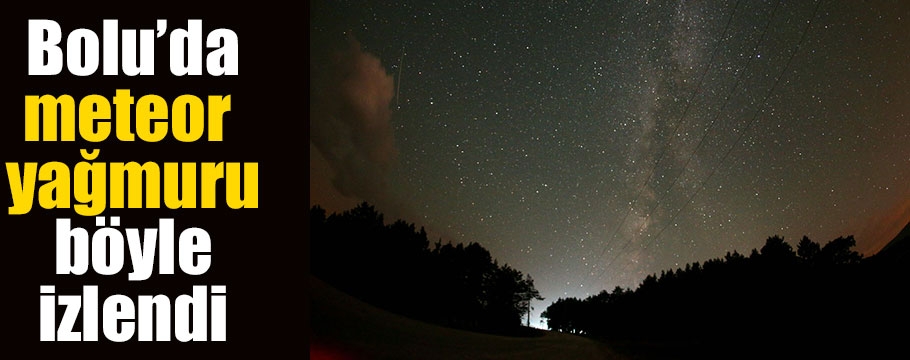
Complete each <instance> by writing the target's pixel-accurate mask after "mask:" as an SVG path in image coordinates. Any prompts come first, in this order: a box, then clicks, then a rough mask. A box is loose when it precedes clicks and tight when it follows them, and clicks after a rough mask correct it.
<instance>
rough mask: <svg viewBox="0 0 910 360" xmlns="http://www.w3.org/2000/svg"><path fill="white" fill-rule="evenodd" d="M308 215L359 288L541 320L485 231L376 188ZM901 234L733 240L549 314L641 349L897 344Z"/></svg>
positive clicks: (670, 351)
mask: <svg viewBox="0 0 910 360" xmlns="http://www.w3.org/2000/svg"><path fill="white" fill-rule="evenodd" d="M908 228H910V225H908ZM310 229H311V231H310V234H311V255H312V256H311V266H312V268H311V274H313V275H314V276H316V277H318V278H320V279H322V280H323V281H325V282H326V283H328V284H331V285H332V286H334V287H336V288H338V289H340V290H342V291H344V292H346V293H348V294H350V295H353V296H355V297H357V298H359V299H361V300H363V301H365V302H368V303H370V304H373V305H375V306H377V307H379V308H383V309H386V310H388V311H391V312H394V313H398V314H400V315H404V316H407V317H410V318H413V319H418V320H422V321H426V322H430V323H435V324H438V325H442V326H447V327H451V328H457V329H464V330H470V331H477V332H484V333H491V334H503V335H530V334H535V331H532V330H531V329H529V328H526V327H522V326H521V325H522V323H523V319H525V318H524V317H525V316H527V314H528V313H529V311H530V310H531V302H532V301H533V300H543V298H542V297H541V296H540V294H539V293H538V291H537V290H536V289H535V288H534V281H533V279H532V278H531V276H530V275H525V274H523V273H522V272H521V271H519V270H517V269H514V268H512V267H510V266H509V265H507V264H502V265H501V264H499V262H498V261H497V260H495V259H493V258H492V256H491V254H490V252H489V251H487V250H486V249H484V248H483V247H482V246H481V245H480V244H477V243H469V244H467V245H464V244H452V243H447V244H442V243H441V241H438V242H436V243H435V244H433V246H430V242H429V240H428V238H427V233H426V231H425V230H424V229H423V228H419V229H418V228H417V227H416V226H415V225H414V224H412V223H408V222H406V221H403V220H397V221H395V222H392V223H390V224H386V223H385V220H384V216H383V214H381V213H379V212H378V211H376V209H375V208H374V207H373V206H372V205H370V204H368V203H366V202H364V203H361V204H360V205H358V206H356V207H355V208H353V209H350V210H347V211H344V212H342V213H340V214H339V213H333V214H330V215H328V214H327V213H326V210H325V209H323V208H321V207H320V206H318V205H317V206H314V207H312V208H311V210H310ZM903 233H908V234H910V230H907V229H905V231H904V232H902V234H903ZM905 237H907V236H905ZM898 240H901V239H895V241H893V242H892V244H889V246H887V247H886V250H888V251H882V252H880V253H879V254H876V255H875V256H871V257H868V258H864V257H863V255H862V254H860V253H858V252H857V251H855V250H854V249H853V248H854V247H855V246H856V240H855V239H854V238H853V236H846V237H838V238H836V239H834V240H831V241H829V242H827V243H825V244H824V245H822V244H819V243H817V242H815V241H813V240H811V239H809V238H808V237H805V236H804V237H803V238H802V239H801V240H800V241H799V242H798V243H797V244H796V246H795V247H794V246H792V245H791V244H790V243H788V242H787V241H785V240H784V238H782V237H780V236H771V237H769V238H767V240H766V241H765V244H764V246H762V247H761V248H760V249H753V250H752V251H751V253H750V254H749V255H748V256H746V255H743V254H740V253H739V252H737V251H733V252H728V253H727V254H726V255H725V256H723V257H721V258H715V259H710V260H707V261H704V262H694V263H690V264H686V265H685V266H684V267H681V268H677V269H670V270H665V271H662V272H661V273H660V274H659V275H658V274H653V275H649V276H647V277H646V278H645V279H644V280H643V281H642V282H641V283H640V284H639V285H638V287H637V288H635V289H625V288H621V287H616V288H614V289H613V290H612V291H607V290H604V291H601V292H600V293H597V294H595V295H592V296H589V297H587V298H584V299H578V298H574V297H570V298H560V299H557V300H556V301H554V302H552V303H551V304H550V305H549V306H548V307H547V308H546V310H545V311H544V312H543V314H542V317H543V318H545V319H546V320H547V325H548V327H549V328H550V329H551V330H555V331H560V332H566V333H573V334H579V335H583V336H586V337H590V338H593V339H596V340H600V341H603V342H606V343H607V344H610V345H611V346H613V347H614V348H617V349H619V350H620V351H621V352H624V353H627V354H631V355H635V356H633V357H639V356H638V355H641V356H640V357H644V358H663V357H671V358H690V357H691V358H714V357H728V356H733V357H735V358H748V357H767V356H771V357H781V356H783V357H785V358H793V357H806V356H808V357H817V356H822V355H834V356H839V357H842V356H844V355H847V354H849V355H851V356H863V357H868V355H869V354H870V350H871V351H874V352H876V353H882V352H884V353H888V352H890V351H894V350H897V348H898V347H899V344H902V343H903V341H904V339H903V338H904V333H903V332H901V331H899V330H897V331H896V330H894V329H895V327H896V326H904V325H905V324H907V320H908V319H910V317H908V311H907V308H908V307H907V305H908V304H910V302H908V300H910V295H908V294H907V293H906V291H905V288H906V284H907V280H908V279H910V266H908V264H907V262H906V261H903V260H905V259H908V258H910V257H908V256H907V254H906V253H907V252H908V251H910V247H908V246H906V245H907V244H908V243H910V239H903V240H904V241H898ZM732 354H736V355H735V356H734V355H732Z"/></svg>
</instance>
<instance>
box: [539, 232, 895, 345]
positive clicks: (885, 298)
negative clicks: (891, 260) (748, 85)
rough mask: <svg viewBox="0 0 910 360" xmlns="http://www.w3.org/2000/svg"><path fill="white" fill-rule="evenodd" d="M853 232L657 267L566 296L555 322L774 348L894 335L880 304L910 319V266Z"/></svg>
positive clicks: (609, 333) (633, 335)
mask: <svg viewBox="0 0 910 360" xmlns="http://www.w3.org/2000/svg"><path fill="white" fill-rule="evenodd" d="M855 245H856V240H855V239H854V238H853V237H852V236H848V237H839V238H837V239H835V240H832V241H830V242H828V243H827V244H825V245H824V246H821V245H820V244H819V243H816V242H814V241H812V240H810V239H809V238H808V237H803V238H802V239H801V240H800V241H799V243H798V245H797V247H796V250H795V251H794V249H793V247H792V246H791V245H790V244H789V243H787V242H786V241H784V239H783V238H781V237H779V236H772V237H770V238H768V239H767V241H766V242H765V245H764V246H763V247H762V248H761V249H760V250H756V249H753V250H752V252H751V254H750V255H749V256H744V255H742V254H740V253H738V252H736V251H734V252H732V253H730V252H728V253H727V254H726V255H725V256H724V257H723V258H716V259H711V260H708V261H705V262H704V263H698V262H695V263H691V264H686V265H685V267H684V268H677V269H676V270H672V269H671V270H665V271H662V272H661V273H660V275H656V274H654V275H649V276H647V277H646V278H645V279H644V280H643V281H642V282H641V284H640V285H639V286H638V287H637V288H636V289H634V290H632V289H624V288H621V287H616V288H615V289H613V290H612V291H606V290H604V291H601V292H600V293H598V294H595V295H592V296H589V297H587V298H585V299H578V298H572V297H570V298H560V299H558V300H556V301H555V302H553V303H552V304H551V305H549V306H548V307H547V308H546V310H545V311H544V312H543V314H542V317H543V318H545V319H546V320H547V324H548V327H549V328H550V329H552V330H558V331H562V332H569V333H579V334H585V335H587V336H592V337H595V338H601V339H612V340H617V339H618V340H623V341H626V340H632V341H646V342H654V341H658V342H660V341H682V342H687V343H690V344H702V346H707V344H710V346H708V347H709V348H712V349H713V348H719V347H725V348H730V347H735V348H737V349H742V348H745V349H749V348H755V349H770V348H776V349H780V348H784V347H787V346H793V347H795V348H800V349H808V348H811V344H829V345H830V344H831V343H832V342H833V343H839V344H840V343H841V342H842V343H843V344H857V343H869V342H871V341H872V340H873V338H877V337H879V336H880V335H881V336H884V335H886V334H885V332H887V330H886V328H885V327H884V326H882V321H883V320H882V319H884V318H887V316H888V315H884V317H880V316H881V315H879V316H874V315H873V316H869V315H870V314H873V313H875V312H877V311H880V312H893V313H892V314H891V316H892V317H893V319H903V320H906V319H907V311H906V308H907V300H908V295H906V291H905V287H906V284H907V282H906V279H907V277H906V276H904V275H902V274H905V273H906V272H896V271H895V269H896V268H895V267H894V266H891V265H884V264H881V263H875V262H869V261H865V259H864V258H863V256H862V255H861V254H859V253H858V252H856V251H854V250H853V247H854V246H855Z"/></svg>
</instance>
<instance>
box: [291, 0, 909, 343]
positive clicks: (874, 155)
mask: <svg viewBox="0 0 910 360" xmlns="http://www.w3.org/2000/svg"><path fill="white" fill-rule="evenodd" d="M309 38H310V47H309V50H310V113H309V125H310V145H309V154H310V177H309V179H310V204H311V205H315V204H319V205H321V206H323V207H325V208H326V209H327V210H329V211H330V212H332V211H343V210H346V209H349V208H352V207H354V206H355V205H356V204H357V203H359V202H361V201H364V200H366V201H369V202H370V203H372V204H374V205H376V207H377V210H379V211H381V212H383V213H385V214H386V219H387V220H388V219H394V218H403V219H405V220H407V221H409V222H413V223H416V224H417V225H418V226H425V227H426V228H427V231H428V232H429V234H430V236H431V238H432V239H431V241H432V242H435V240H438V239H442V240H443V242H448V241H452V242H479V243H480V244H481V245H483V246H484V247H485V248H487V249H488V250H490V252H491V254H492V255H493V257H494V258H496V259H498V260H499V262H500V263H508V264H509V265H511V266H513V267H515V268H517V269H519V270H521V271H522V272H524V273H528V274H530V275H531V276H532V277H533V278H534V281H535V285H536V287H537V289H538V290H540V293H541V295H542V296H544V297H545V298H546V300H545V301H542V302H540V303H538V304H535V305H534V307H535V309H536V310H535V311H534V315H533V317H532V323H533V324H535V325H538V324H539V322H538V320H539V313H540V312H541V311H542V310H543V309H545V308H546V306H547V305H548V304H549V303H550V302H552V301H555V300H556V299H557V298H559V297H568V296H575V297H585V296H587V295H589V294H595V293H597V292H599V291H601V290H604V289H613V288H614V287H616V286H622V287H626V288H628V287H635V286H637V284H638V283H639V282H640V281H641V280H642V279H644V277H645V276H647V275H649V274H653V273H659V272H660V271H661V270H666V269H671V268H674V269H675V268H677V267H684V266H685V264H686V263H691V262H695V261H699V262H702V261H704V260H707V259H711V258H716V257H721V256H723V255H724V254H725V253H726V252H728V251H734V250H736V251H739V252H740V253H744V254H748V253H749V252H750V251H751V250H752V249H753V248H760V247H761V246H762V245H763V244H764V241H765V239H767V238H768V237H769V236H772V235H780V236H784V237H785V239H786V240H788V241H789V242H790V243H791V244H793V245H794V246H795V243H796V242H797V241H798V240H799V239H800V238H801V237H802V236H803V235H807V236H809V237H810V238H811V239H813V240H814V241H816V242H819V243H821V244H824V243H826V242H828V241H830V240H832V239H834V238H836V237H838V236H846V235H855V236H856V240H857V247H856V249H857V250H858V251H860V252H862V253H864V254H866V255H871V254H873V253H875V252H876V251H878V249H880V248H881V247H882V246H884V244H885V243H887V241H889V240H890V239H891V237H893V236H894V235H895V234H896V233H897V232H898V231H899V230H900V229H901V228H902V227H903V226H904V225H906V224H907V222H908V220H910V181H908V179H910V3H907V2H901V1H894V2H884V1H872V2H857V1H820V2H816V1H795V2H794V1H791V2H781V1H733V0H730V1H587V2H574V1H570V2H549V1H530V2H514V3H500V2H496V3H492V2H491V3H487V2H436V3H433V2H424V1H421V2H416V3H410V2H408V3H402V4H378V3H375V2H370V1H362V2H361V1H314V2H312V4H311V7H310V18H309Z"/></svg>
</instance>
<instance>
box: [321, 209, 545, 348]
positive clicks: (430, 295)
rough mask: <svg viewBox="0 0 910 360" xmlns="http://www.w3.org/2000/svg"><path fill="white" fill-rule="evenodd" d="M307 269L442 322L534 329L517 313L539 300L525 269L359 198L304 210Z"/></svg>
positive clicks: (511, 331) (491, 329) (404, 311)
mask: <svg viewBox="0 0 910 360" xmlns="http://www.w3.org/2000/svg"><path fill="white" fill-rule="evenodd" d="M310 225H311V231H310V234H311V245H310V246H311V254H312V257H311V259H312V261H311V266H312V269H311V273H312V274H313V275H315V276H316V277H318V278H320V279H322V280H323V281H325V282H327V283H329V284H331V285H333V286H334V287H336V288H338V289H340V290H342V291H345V292H347V293H348V294H350V295H353V296H355V297H357V298H359V299H361V300H363V301H365V302H367V303H371V304H373V305H375V306H377V307H380V308H383V309H386V310H389V311H391V312H395V313H398V314H401V315H405V316H408V317H411V318H414V319H418V320H423V321H427V322H431V323H435V324H439V325H443V326H448V327H453V328H458V329H465V330H471V331H478V332H487V333H495V334H507V335H527V334H529V333H532V332H530V331H529V329H527V328H523V327H522V326H521V325H522V317H523V316H525V315H526V314H528V312H529V311H530V309H531V300H543V298H542V297H541V296H540V294H539V292H538V291H537V289H535V288H534V280H533V279H532V278H531V276H530V275H525V274H523V273H522V272H521V271H519V270H517V269H514V268H512V267H511V266H509V265H508V264H502V265H500V264H499V262H498V261H497V260H495V259H493V257H492V256H491V255H490V252H489V251H487V250H486V249H484V248H483V247H482V246H481V245H480V244H478V243H470V244H468V245H463V244H460V243H459V244H457V245H453V244H451V243H447V244H445V245H443V244H442V243H441V241H440V242H436V243H435V244H434V246H433V248H432V249H431V248H430V246H429V244H430V243H429V241H428V239H427V233H426V231H425V230H424V229H423V228H422V227H421V228H420V229H419V230H418V229H417V228H416V226H415V225H414V224H411V223H407V222H405V221H403V220H397V221H395V222H393V223H391V224H385V223H384V219H383V215H382V214H381V213H379V212H378V211H376V209H375V208H374V207H373V206H372V205H370V204H368V203H366V202H364V203H361V204H360V205H358V206H357V207H355V208H353V209H351V210H347V211H344V212H342V213H341V214H338V213H333V214H331V215H326V211H325V209H323V208H321V207H320V206H318V205H317V206H314V207H312V208H311V210H310Z"/></svg>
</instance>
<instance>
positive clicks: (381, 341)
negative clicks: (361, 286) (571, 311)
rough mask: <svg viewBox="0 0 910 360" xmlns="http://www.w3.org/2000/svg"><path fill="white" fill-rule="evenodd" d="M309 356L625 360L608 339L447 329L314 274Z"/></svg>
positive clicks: (547, 333) (326, 357) (346, 357)
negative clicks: (396, 311)
mask: <svg viewBox="0 0 910 360" xmlns="http://www.w3.org/2000/svg"><path fill="white" fill-rule="evenodd" d="M309 293H310V299H311V302H310V305H311V307H310V314H311V320H310V328H311V332H312V333H311V335H312V337H311V339H310V358H311V359H624V358H625V357H623V356H620V355H619V354H617V353H616V352H614V351H611V350H610V349H609V348H608V347H607V346H606V345H605V344H603V343H601V342H598V341H595V340H591V339H588V338H584V337H581V336H575V335H570V334H562V333H558V332H551V331H540V336H536V337H508V336H498V335H488V334H480V333H474V332H468V331H462V330H455V329H449V328H445V327H441V326H437V325H432V324H428V323H425V322H421V321H416V320H412V319H408V318H405V317H402V316H398V315H395V314H392V313H389V312H387V311H384V310H381V309H378V308H375V307H373V306H371V305H368V304H366V303H363V302H361V301H359V300H357V299H355V298H353V297H350V296H348V295H346V294H344V293H342V292H340V291H338V290H336V289H334V288H332V287H331V286H328V285H326V284H325V283H323V282H322V281H320V280H318V279H315V278H313V277H310V291H309Z"/></svg>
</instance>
